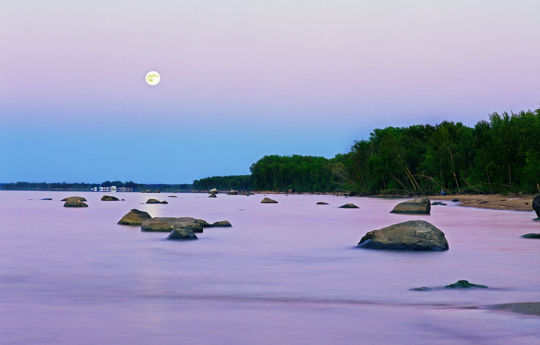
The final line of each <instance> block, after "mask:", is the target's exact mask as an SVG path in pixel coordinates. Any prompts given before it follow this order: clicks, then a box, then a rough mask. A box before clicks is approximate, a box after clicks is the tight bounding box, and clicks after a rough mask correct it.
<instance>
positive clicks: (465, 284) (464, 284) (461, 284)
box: [444, 280, 488, 289]
mask: <svg viewBox="0 0 540 345" xmlns="http://www.w3.org/2000/svg"><path fill="white" fill-rule="evenodd" d="M444 288H445V289H471V288H473V289H487V288H488V287H487V286H486V285H480V284H473V283H469V281H467V280H458V281H457V282H455V283H454V284H450V285H446V286H445V287H444Z"/></svg>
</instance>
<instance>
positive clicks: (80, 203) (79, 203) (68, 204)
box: [64, 198, 88, 207]
mask: <svg viewBox="0 0 540 345" xmlns="http://www.w3.org/2000/svg"><path fill="white" fill-rule="evenodd" d="M64 207H88V205H87V204H85V203H84V202H83V201H81V200H79V199H70V198H67V200H66V202H65V203H64Z"/></svg>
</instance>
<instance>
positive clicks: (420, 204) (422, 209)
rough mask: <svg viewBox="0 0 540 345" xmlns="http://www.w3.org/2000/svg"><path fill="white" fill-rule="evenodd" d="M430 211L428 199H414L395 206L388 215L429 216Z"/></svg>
mask: <svg viewBox="0 0 540 345" xmlns="http://www.w3.org/2000/svg"><path fill="white" fill-rule="evenodd" d="M430 211H431V203H430V201H429V199H427V198H424V199H414V200H408V201H404V202H400V203H399V204H397V205H396V206H395V207H394V209H393V210H392V211H390V213H402V214H429V213H430Z"/></svg>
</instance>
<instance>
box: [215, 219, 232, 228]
mask: <svg viewBox="0 0 540 345" xmlns="http://www.w3.org/2000/svg"><path fill="white" fill-rule="evenodd" d="M231 226H232V225H231V223H230V222H229V221H228V220H220V221H219V222H214V223H212V227H213V228H230V227H231Z"/></svg>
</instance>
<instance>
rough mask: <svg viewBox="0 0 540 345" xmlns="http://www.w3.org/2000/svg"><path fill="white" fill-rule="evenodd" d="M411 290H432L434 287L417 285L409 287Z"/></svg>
mask: <svg viewBox="0 0 540 345" xmlns="http://www.w3.org/2000/svg"><path fill="white" fill-rule="evenodd" d="M409 290H411V291H431V290H432V289H431V288H430V287H426V286H422V287H415V288H412V289H409Z"/></svg>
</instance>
